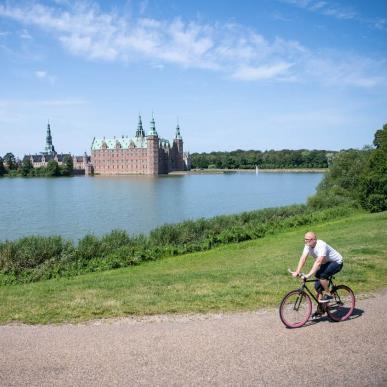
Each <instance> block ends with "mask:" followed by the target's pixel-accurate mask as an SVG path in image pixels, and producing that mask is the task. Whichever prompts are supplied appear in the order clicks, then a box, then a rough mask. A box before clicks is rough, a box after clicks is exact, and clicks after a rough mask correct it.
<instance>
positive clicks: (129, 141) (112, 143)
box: [91, 137, 147, 150]
mask: <svg viewBox="0 0 387 387" xmlns="http://www.w3.org/2000/svg"><path fill="white" fill-rule="evenodd" d="M104 144H106V147H107V149H116V148H117V145H118V147H119V148H122V149H129V148H147V141H146V137H133V138H129V137H121V138H119V137H117V138H95V139H94V140H93V143H92V145H91V149H92V150H96V149H102V147H103V145H104Z"/></svg>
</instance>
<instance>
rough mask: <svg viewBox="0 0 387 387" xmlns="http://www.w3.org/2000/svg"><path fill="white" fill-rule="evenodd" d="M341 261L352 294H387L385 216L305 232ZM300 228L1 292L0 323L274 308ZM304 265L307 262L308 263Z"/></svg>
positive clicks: (342, 278) (291, 283) (288, 284)
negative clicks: (384, 291) (386, 291)
mask: <svg viewBox="0 0 387 387" xmlns="http://www.w3.org/2000/svg"><path fill="white" fill-rule="evenodd" d="M308 229H313V230H314V231H316V232H317V234H318V236H319V238H321V239H324V240H325V241H327V242H328V243H329V244H331V245H332V246H333V247H334V248H336V249H338V250H339V251H340V252H341V253H342V255H343V256H344V260H345V261H344V269H343V271H342V273H340V274H339V275H338V276H337V282H343V283H346V284H348V285H349V286H351V287H352V288H353V290H354V291H355V293H356V294H357V295H363V294H366V293H369V292H373V291H377V290H379V289H383V288H386V287H387V232H386V230H387V212H382V213H377V214H357V215H353V216H351V217H348V218H344V219H339V220H335V221H333V222H328V223H323V224H319V225H316V226H314V227H308ZM305 231H307V229H306V228H305V227H300V228H297V229H294V230H293V231H291V232H286V233H281V234H278V235H271V236H267V237H265V238H263V239H258V240H254V241H249V242H244V243H239V244H230V245H227V246H224V247H220V248H216V249H213V250H210V251H206V252H201V253H194V254H187V255H182V256H177V257H170V258H164V259H162V260H159V261H154V262H147V263H144V264H142V265H139V266H134V267H130V268H125V269H117V270H112V271H107V272H102V273H92V274H85V275H81V276H78V277H75V278H71V279H65V278H63V279H56V280H50V281H42V282H37V283H31V284H24V285H14V286H6V287H0V299H1V301H2V302H1V304H0V323H1V324H5V323H8V322H12V321H19V322H24V323H34V324H35V323H61V322H65V321H71V322H79V321H86V320H90V319H95V318H106V317H120V316H128V315H151V314H163V313H207V312H227V311H242V310H256V309H259V308H270V307H276V306H277V305H278V303H279V301H280V300H281V297H282V296H283V295H284V294H285V293H286V292H287V291H288V290H290V289H292V288H295V287H297V286H298V282H297V280H295V279H292V278H291V277H290V275H289V274H288V273H287V268H288V267H291V268H295V267H296V265H297V262H298V258H299V256H300V253H301V251H302V247H303V234H304V233H305ZM309 264H311V260H310V261H309Z"/></svg>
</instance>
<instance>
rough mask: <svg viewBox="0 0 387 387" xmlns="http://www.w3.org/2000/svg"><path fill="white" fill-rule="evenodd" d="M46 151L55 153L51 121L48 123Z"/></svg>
mask: <svg viewBox="0 0 387 387" xmlns="http://www.w3.org/2000/svg"><path fill="white" fill-rule="evenodd" d="M44 151H45V153H47V154H54V153H55V148H54V146H53V145H52V136H51V127H50V121H48V124H47V134H46V146H45V148H44Z"/></svg>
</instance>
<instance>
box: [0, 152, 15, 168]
mask: <svg viewBox="0 0 387 387" xmlns="http://www.w3.org/2000/svg"><path fill="white" fill-rule="evenodd" d="M3 162H4V165H5V166H6V167H7V169H16V168H17V165H16V157H15V156H14V154H13V153H11V152H8V153H7V154H6V155H4V158H3Z"/></svg>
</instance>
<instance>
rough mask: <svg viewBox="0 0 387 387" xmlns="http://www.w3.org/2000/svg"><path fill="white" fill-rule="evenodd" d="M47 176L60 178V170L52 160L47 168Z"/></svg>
mask: <svg viewBox="0 0 387 387" xmlns="http://www.w3.org/2000/svg"><path fill="white" fill-rule="evenodd" d="M46 175H47V176H60V168H59V165H58V163H57V162H56V161H55V160H50V161H49V162H48V163H47V167H46Z"/></svg>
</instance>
